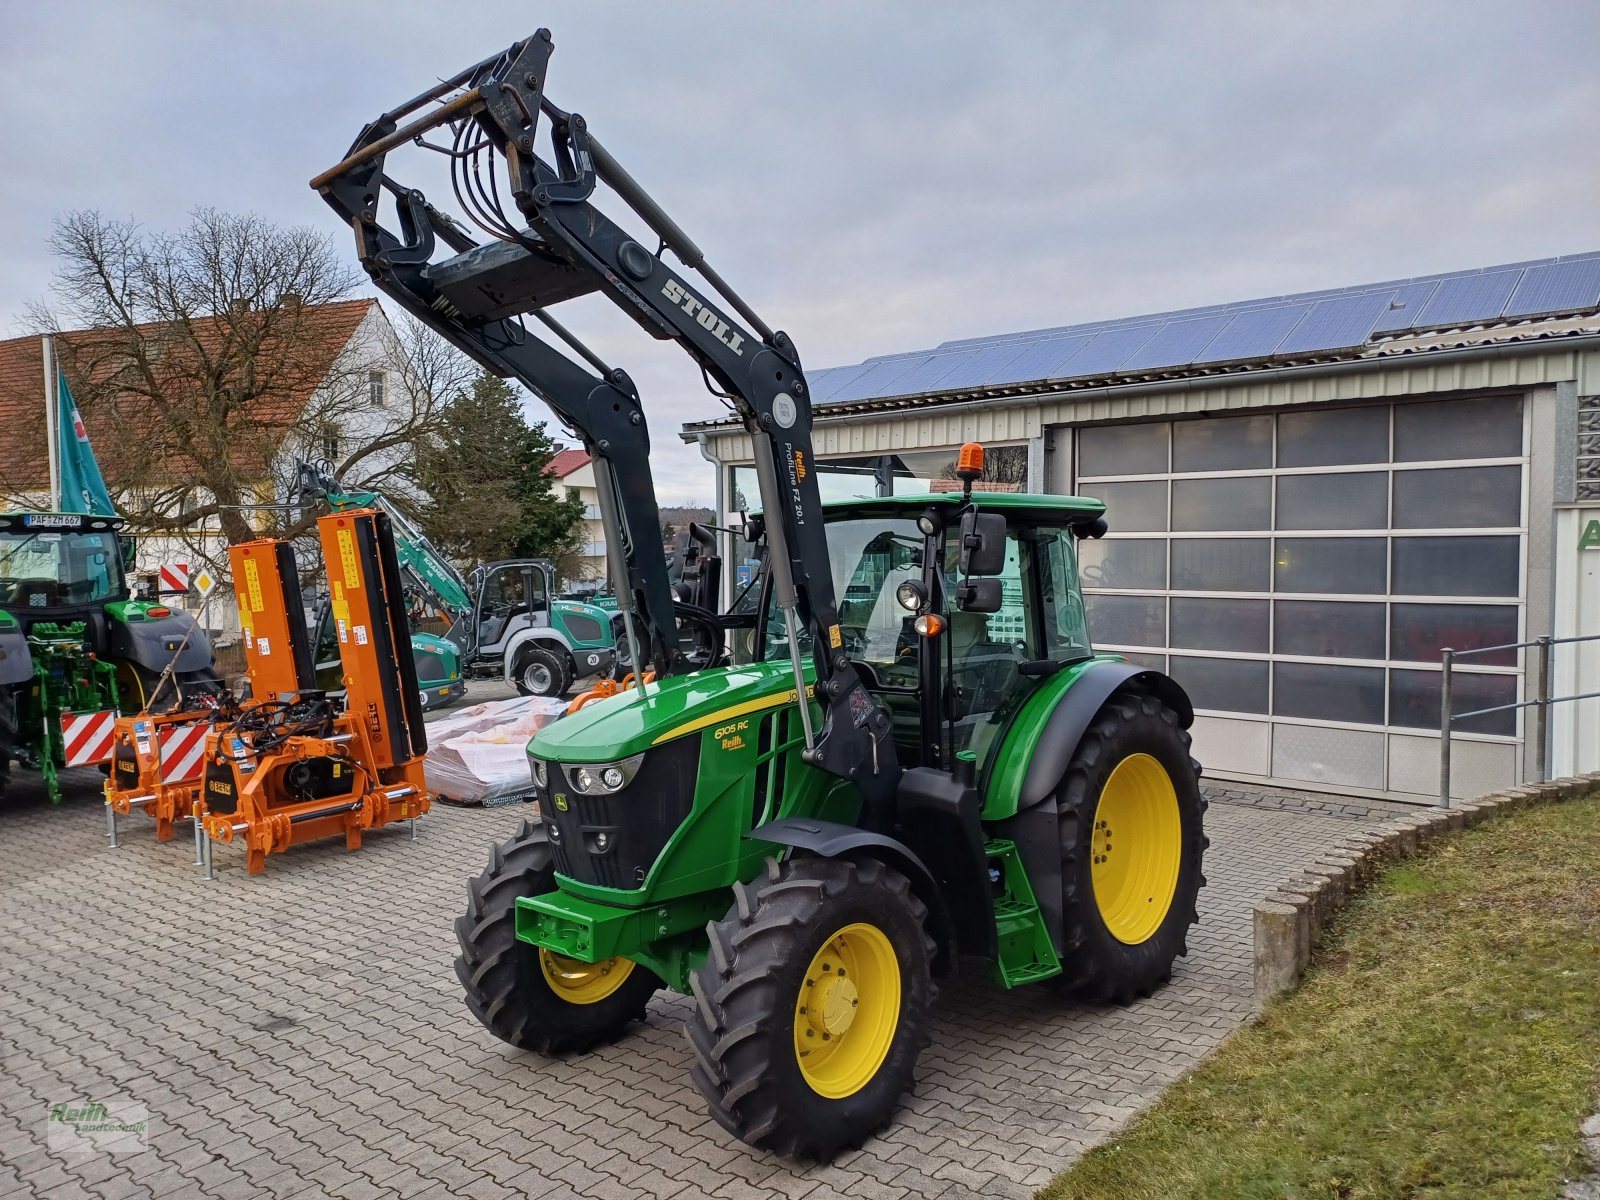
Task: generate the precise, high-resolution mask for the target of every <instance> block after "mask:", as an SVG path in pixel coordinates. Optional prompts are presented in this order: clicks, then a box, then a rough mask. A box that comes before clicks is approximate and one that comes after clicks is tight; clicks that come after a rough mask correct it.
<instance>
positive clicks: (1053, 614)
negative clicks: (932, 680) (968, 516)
mask: <svg viewBox="0 0 1600 1200" xmlns="http://www.w3.org/2000/svg"><path fill="white" fill-rule="evenodd" d="M998 566H999V570H998V571H997V572H995V573H994V574H993V575H989V576H985V577H984V578H985V579H987V580H992V581H993V583H994V584H998V587H997V588H996V587H994V586H992V585H991V586H987V587H981V586H980V587H979V588H977V589H963V588H962V586H961V585H962V584H963V582H968V581H971V578H972V577H970V576H963V575H962V574H961V573H960V562H959V548H958V540H957V539H955V538H954V537H952V538H951V539H950V540H949V541H947V542H946V546H945V553H944V572H945V584H946V588H945V594H946V595H947V596H949V597H950V604H949V607H948V610H947V611H948V622H949V627H948V629H947V631H946V633H945V634H944V637H945V639H946V646H945V650H944V667H945V671H946V673H947V675H948V687H947V688H946V697H947V704H948V712H947V720H948V722H949V733H950V741H951V744H952V747H953V750H954V752H955V753H958V754H959V753H960V752H961V751H963V750H970V751H972V752H973V753H974V754H975V755H976V756H977V760H978V763H979V764H980V766H981V765H982V764H984V763H986V762H987V759H988V756H989V754H990V752H991V751H992V750H993V749H994V748H995V745H996V743H997V742H998V735H999V734H1000V733H1001V732H1002V731H1003V730H1004V729H1005V727H1006V725H1007V724H1009V722H1010V719H1011V716H1012V714H1014V713H1015V712H1016V710H1017V709H1018V708H1019V707H1020V706H1021V705H1022V703H1023V702H1024V701H1025V700H1026V699H1027V698H1028V697H1029V696H1030V695H1031V694H1032V693H1033V691H1034V689H1035V688H1037V687H1038V686H1039V685H1040V684H1041V682H1042V681H1043V680H1044V679H1045V678H1046V677H1048V675H1049V674H1051V673H1053V672H1054V671H1055V670H1056V669H1057V668H1058V667H1059V666H1061V665H1063V664H1065V663H1068V662H1075V661H1078V660H1080V659H1083V658H1087V657H1088V656H1089V654H1090V653H1091V651H1090V648H1089V635H1088V630H1087V627H1086V625H1085V622H1084V609H1083V596H1082V593H1081V592H1080V591H1079V588H1078V573H1077V556H1076V553H1075V547H1074V543H1073V535H1072V533H1071V531H1070V529H1068V528H1067V527H1066V526H1064V525H1043V524H1033V523H1018V522H1012V523H1009V524H1008V525H1007V527H1006V530H1005V547H1004V555H1003V557H1000V558H999V562H998ZM979 593H987V594H986V595H984V594H979Z"/></svg>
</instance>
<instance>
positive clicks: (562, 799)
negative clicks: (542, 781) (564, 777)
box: [556, 792, 567, 812]
mask: <svg viewBox="0 0 1600 1200" xmlns="http://www.w3.org/2000/svg"><path fill="white" fill-rule="evenodd" d="M556 807H557V808H558V809H560V810H561V811H562V812H566V811H567V794H566V793H565V792H557V793H556Z"/></svg>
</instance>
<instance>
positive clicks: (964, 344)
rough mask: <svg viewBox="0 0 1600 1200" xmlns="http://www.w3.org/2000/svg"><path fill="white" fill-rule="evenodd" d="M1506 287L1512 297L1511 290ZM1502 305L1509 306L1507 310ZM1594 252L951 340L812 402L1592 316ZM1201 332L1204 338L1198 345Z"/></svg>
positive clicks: (1597, 269)
mask: <svg viewBox="0 0 1600 1200" xmlns="http://www.w3.org/2000/svg"><path fill="white" fill-rule="evenodd" d="M1513 289H1515V291H1514V292H1513ZM1508 302H1509V303H1508ZM1597 305H1600V253H1588V254H1581V255H1569V256H1567V257H1565V258H1560V259H1541V260H1538V261H1535V262H1531V263H1518V264H1511V265H1507V266H1498V267H1493V268H1489V269H1487V270H1475V271H1458V272H1453V273H1446V274H1440V275H1420V276H1417V277H1415V278H1412V279H1399V280H1392V281H1390V282H1387V283H1370V284H1361V285H1358V286H1354V287H1345V288H1333V289H1325V290H1322V291H1315V292H1298V293H1293V294H1289V295H1283V296H1272V297H1267V298H1264V299H1256V300H1243V301H1238V302H1235V303H1232V304H1224V305H1210V306H1207V307H1202V308H1189V309H1179V310H1174V311H1171V312H1165V313H1155V314H1151V315H1146V316H1137V317H1123V318H1119V319H1116V320H1108V321H1090V322H1085V323H1083V324H1079V325H1063V326H1057V327H1054V328H1049V329H1035V330H1027V331H1022V332H1019V333H1005V334H996V335H991V336H988V337H978V338H965V339H956V340H953V341H948V342H945V343H943V344H942V345H941V346H939V347H937V348H936V349H935V350H920V351H912V352H909V353H902V354H890V355H880V356H877V357H875V358H871V359H868V360H867V361H866V362H864V363H860V364H857V365H856V366H853V367H838V368H834V369H833V370H830V371H819V372H817V373H816V374H815V376H814V380H815V381H814V384H813V395H814V396H815V398H816V400H817V401H818V402H819V403H829V402H839V401H846V400H865V399H876V398H879V397H884V396H899V395H915V394H918V393H920V392H924V391H950V390H955V389H957V388H974V387H979V386H983V385H986V384H987V385H995V386H999V385H1004V384H1011V383H1023V382H1031V381H1034V380H1043V379H1073V378H1085V377H1089V376H1094V375H1103V374H1108V373H1110V372H1113V371H1115V370H1117V369H1119V368H1122V369H1126V370H1150V369H1153V368H1158V367H1181V366H1186V365H1188V364H1190V363H1212V362H1227V361H1235V360H1243V359H1251V358H1265V357H1269V356H1272V355H1276V354H1281V355H1292V354H1304V353H1308V352H1315V351H1324V350H1340V349H1346V348H1350V347H1356V346H1360V345H1362V344H1364V343H1365V342H1366V341H1367V340H1368V338H1370V337H1371V335H1372V334H1373V333H1375V332H1376V333H1395V332H1399V331H1402V330H1407V329H1413V328H1423V327H1428V326H1432V325H1442V324H1452V323H1465V322H1469V321H1489V320H1493V319H1495V318H1496V317H1498V316H1499V315H1500V314H1501V312H1502V310H1503V311H1504V313H1505V315H1506V316H1508V317H1520V316H1533V315H1541V314H1544V313H1552V312H1561V311H1571V310H1575V309H1584V308H1593V307H1596V306H1597ZM1202 333H1203V334H1204V335H1205V338H1206V340H1205V341H1204V344H1197V343H1200V342H1201V335H1202Z"/></svg>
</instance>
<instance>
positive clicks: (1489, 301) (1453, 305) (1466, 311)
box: [1417, 268, 1522, 327]
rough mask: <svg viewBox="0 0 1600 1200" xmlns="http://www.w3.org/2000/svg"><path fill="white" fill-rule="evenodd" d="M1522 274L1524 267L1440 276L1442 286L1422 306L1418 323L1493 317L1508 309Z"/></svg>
mask: <svg viewBox="0 0 1600 1200" xmlns="http://www.w3.org/2000/svg"><path fill="white" fill-rule="evenodd" d="M1521 278H1522V269H1521V268H1516V269H1513V270H1509V271H1488V272H1484V273H1481V274H1477V275H1464V276H1462V275H1458V276H1456V277H1455V278H1453V279H1441V280H1440V281H1439V290H1438V291H1436V292H1434V294H1433V299H1432V300H1430V301H1428V303H1427V306H1426V307H1425V308H1423V310H1422V315H1421V317H1420V318H1418V320H1417V325H1419V326H1423V327H1426V326H1431V325H1464V324H1468V323H1469V322H1477V321H1493V320H1495V319H1496V318H1497V317H1499V315H1500V314H1501V313H1502V312H1503V311H1505V307H1506V301H1507V300H1509V299H1511V291H1512V289H1513V288H1515V287H1516V286H1517V282H1518V281H1519V280H1520V279H1521Z"/></svg>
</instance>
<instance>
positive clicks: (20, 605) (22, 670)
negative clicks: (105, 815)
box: [0, 513, 222, 802]
mask: <svg viewBox="0 0 1600 1200" xmlns="http://www.w3.org/2000/svg"><path fill="white" fill-rule="evenodd" d="M122 524H123V522H122V518H121V517H111V516H89V515H84V514H80V513H0V793H3V792H4V790H5V787H6V784H7V783H8V781H9V776H10V769H11V764H12V762H13V761H15V762H17V763H20V764H21V765H23V766H25V767H29V768H31V769H33V770H36V771H38V772H39V773H40V775H41V777H42V778H43V780H44V784H45V788H46V790H47V791H48V793H49V795H50V799H51V800H52V801H55V802H59V801H60V799H61V789H60V784H59V782H58V780H57V772H58V771H59V770H61V769H62V768H64V767H67V766H72V765H78V764H79V763H84V764H87V763H90V762H95V761H99V759H98V758H97V757H96V750H97V749H98V747H99V745H100V744H101V742H102V741H103V742H104V748H105V750H106V753H107V756H109V751H110V745H109V739H108V738H107V737H106V736H105V735H104V728H105V726H104V722H99V723H96V724H93V725H88V724H83V723H81V722H80V727H79V728H78V729H76V730H73V729H72V726H73V722H72V721H71V718H72V717H73V716H77V717H80V718H84V719H85V720H87V718H88V717H89V715H90V714H101V715H102V716H103V715H104V714H106V713H116V712H121V713H137V712H176V711H181V710H185V709H189V708H194V707H198V706H199V705H201V704H204V703H206V702H207V701H210V700H214V699H215V698H216V697H217V696H218V695H220V693H221V687H222V685H221V681H220V678H219V677H218V675H217V673H216V671H215V669H214V667H213V664H212V658H211V642H210V640H209V639H208V638H207V637H206V635H205V633H204V631H203V630H201V629H199V628H198V627H197V626H196V624H195V621H194V618H193V617H191V616H189V615H188V614H187V613H182V612H177V611H174V610H172V609H169V608H167V607H166V606H165V605H162V604H154V603H148V602H146V601H142V600H133V599H130V597H129V592H128V586H127V582H126V578H125V575H124V571H125V568H126V555H127V553H128V552H129V551H131V549H132V543H131V542H128V541H126V540H125V539H123V538H122V537H121V536H120V534H119V531H120V530H121V528H122ZM63 718H68V720H67V722H66V725H65V726H64V724H63Z"/></svg>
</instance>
